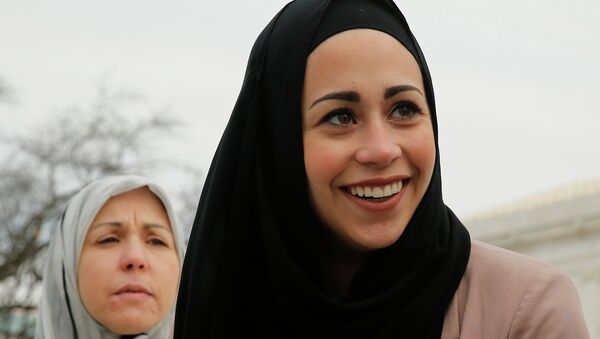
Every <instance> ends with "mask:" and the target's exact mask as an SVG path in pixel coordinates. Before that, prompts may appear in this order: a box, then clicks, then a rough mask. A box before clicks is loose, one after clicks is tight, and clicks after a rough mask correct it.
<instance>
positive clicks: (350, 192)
mask: <svg viewBox="0 0 600 339" xmlns="http://www.w3.org/2000/svg"><path fill="white" fill-rule="evenodd" d="M409 183H410V177H408V176H394V177H390V178H384V179H380V178H376V179H370V180H364V181H360V182H355V183H352V184H349V185H345V186H341V187H340V189H341V190H342V191H343V192H345V196H346V197H347V198H348V199H350V201H352V202H353V203H354V204H355V205H356V206H358V207H360V208H361V209H364V210H367V211H371V212H384V211H389V210H391V209H393V208H394V207H395V206H396V205H397V204H398V203H399V202H400V201H401V200H402V197H403V196H404V192H405V191H406V187H407V185H408V184H409Z"/></svg>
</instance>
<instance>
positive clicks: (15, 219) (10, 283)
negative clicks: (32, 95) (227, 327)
mask: <svg viewBox="0 0 600 339" xmlns="http://www.w3.org/2000/svg"><path fill="white" fill-rule="evenodd" d="M1 81H2V79H0V95H2V93H3V92H2V91H3V87H2V86H3V83H2V82H1ZM131 112H135V113H136V114H134V115H135V116H138V117H139V116H140V115H141V116H143V117H142V118H135V119H134V118H131V116H132V114H131ZM180 125H181V124H180V123H179V122H178V121H177V120H176V119H173V118H172V117H170V115H169V111H168V109H164V108H161V109H155V108H152V107H149V106H148V104H147V103H146V102H145V100H144V99H143V97H142V96H140V95H138V94H136V93H135V92H132V91H126V90H117V91H114V90H111V89H110V88H109V87H108V86H106V85H104V84H101V85H100V86H98V92H97V98H96V100H94V101H93V102H92V103H91V104H90V105H89V106H87V107H69V108H67V109H65V110H64V112H63V113H62V114H61V115H60V116H58V117H57V118H54V119H53V120H52V121H49V122H46V123H44V124H42V125H40V126H39V128H37V129H35V130H33V131H32V132H31V133H30V134H21V135H8V134H6V132H4V133H2V131H0V147H3V148H6V149H7V150H8V153H7V154H6V158H5V159H0V316H1V315H2V314H3V312H4V311H5V310H7V309H11V308H14V307H30V306H32V305H35V304H36V301H35V300H34V299H35V298H34V293H33V292H34V290H35V288H36V286H38V285H39V281H40V280H41V278H42V276H41V273H42V272H41V268H42V262H43V260H42V259H43V258H42V257H43V253H44V249H45V247H46V245H47V241H48V239H49V234H50V233H51V231H52V228H53V227H54V226H55V225H56V223H57V221H58V219H59V218H60V216H61V214H62V211H63V210H64V208H65V206H66V204H67V202H68V200H69V199H70V197H71V196H72V195H73V194H74V193H76V192H77V191H79V190H80V189H81V188H82V187H83V186H85V185H86V184H88V183H89V182H91V181H93V180H95V179H97V178H100V177H105V176H110V175H115V174H122V173H139V172H146V171H144V169H146V168H154V169H156V168H161V166H163V165H161V164H162V161H161V160H163V159H157V158H154V154H153V152H152V149H151V148H150V147H151V146H153V145H155V142H156V141H157V140H160V139H161V138H165V137H166V136H172V135H173V134H174V133H175V132H176V130H177V128H178V127H179V126H180ZM0 155H2V154H0ZM180 170H181V171H182V172H183V173H186V175H190V176H191V177H192V178H193V180H194V182H197V185H196V186H194V185H190V186H187V187H186V191H185V192H184V193H182V194H181V196H180V197H179V199H180V200H183V201H184V203H183V209H182V215H186V218H187V219H189V215H192V214H193V213H194V211H195V207H196V203H197V201H198V196H199V192H200V180H199V174H198V171H197V170H194V169H193V168H189V167H187V166H183V165H181V166H180ZM187 219H186V220H187ZM188 222H189V223H190V224H191V221H188Z"/></svg>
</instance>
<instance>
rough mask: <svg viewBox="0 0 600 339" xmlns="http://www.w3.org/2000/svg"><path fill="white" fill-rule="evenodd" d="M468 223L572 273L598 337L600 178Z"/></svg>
mask: <svg viewBox="0 0 600 339" xmlns="http://www.w3.org/2000/svg"><path fill="white" fill-rule="evenodd" d="M464 223H465V225H466V226H467V228H468V229H469V231H470V232H471V236H472V237H473V238H475V239H479V240H482V241H485V242H487V243H490V244H494V245H496V246H500V247H504V248H506V249H510V250H513V251H515V252H520V253H523V254H526V255H529V256H532V257H537V258H540V259H542V260H544V261H546V262H549V263H551V264H553V265H555V266H557V267H559V268H560V269H561V270H563V271H564V272H565V273H567V274H568V275H569V276H570V277H571V279H572V280H573V282H574V283H575V285H576V286H577V289H578V291H579V296H580V298H581V302H582V305H583V311H584V313H585V318H586V321H587V325H588V328H589V330H590V334H591V336H592V338H600V178H598V179H595V180H589V181H584V182H579V183H576V184H573V185H571V186H569V187H563V188H560V189H556V190H554V191H550V192H546V193H543V194H539V195H535V196H533V197H530V198H527V199H523V200H520V201H515V202H513V203H511V204H508V205H505V206H501V207H499V208H496V209H493V210H489V211H485V212H482V213H478V214H476V215H474V216H472V217H470V218H467V219H465V220H464Z"/></svg>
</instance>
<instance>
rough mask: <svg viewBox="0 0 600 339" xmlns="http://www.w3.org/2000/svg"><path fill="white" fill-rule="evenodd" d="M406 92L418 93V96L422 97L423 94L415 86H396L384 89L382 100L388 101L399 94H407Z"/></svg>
mask: <svg viewBox="0 0 600 339" xmlns="http://www.w3.org/2000/svg"><path fill="white" fill-rule="evenodd" d="M407 91H416V92H419V94H421V95H423V92H421V90H420V89H418V88H416V87H415V86H411V85H398V86H392V87H390V88H388V89H386V90H385V93H384V94H383V98H384V99H389V98H391V97H393V96H394V95H396V94H398V93H400V92H407Z"/></svg>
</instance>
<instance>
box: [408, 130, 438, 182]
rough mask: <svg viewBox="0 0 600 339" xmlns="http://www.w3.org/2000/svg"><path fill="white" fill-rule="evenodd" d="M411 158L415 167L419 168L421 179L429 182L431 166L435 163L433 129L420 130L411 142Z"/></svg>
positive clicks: (431, 171)
mask: <svg viewBox="0 0 600 339" xmlns="http://www.w3.org/2000/svg"><path fill="white" fill-rule="evenodd" d="M412 145H413V147H412V148H411V152H410V153H411V159H412V162H413V164H414V165H415V167H417V169H418V170H419V174H420V176H421V177H422V178H423V181H426V182H427V184H429V181H430V179H431V175H432V173H433V167H434V165H435V140H434V136H433V131H432V130H431V129H430V128H429V129H425V130H423V131H421V132H420V133H419V134H418V135H417V136H416V138H415V139H414V140H413V143H412Z"/></svg>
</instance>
